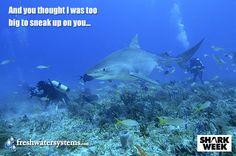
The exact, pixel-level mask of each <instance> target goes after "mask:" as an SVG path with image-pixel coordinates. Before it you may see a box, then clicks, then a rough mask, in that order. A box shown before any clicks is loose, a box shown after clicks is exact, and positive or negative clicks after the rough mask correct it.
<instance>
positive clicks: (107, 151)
mask: <svg viewBox="0 0 236 156" xmlns="http://www.w3.org/2000/svg"><path fill="white" fill-rule="evenodd" d="M71 97H72V101H71V102H70V103H69V104H68V105H67V106H66V107H64V108H60V109H59V110H58V111H55V109H53V110H41V111H39V112H34V113H33V112H32V114H27V115H22V116H19V117H15V118H9V119H5V120H1V122H0V123H1V124H0V145H1V146H2V145H3V144H4V143H5V141H6V140H7V139H8V138H9V137H10V136H14V137H15V138H21V139H24V140H27V139H32V140H79V141H80V142H81V143H88V144H87V145H86V146H59V147H55V146H42V147H34V148H30V147H27V146H22V147H17V151H16V153H14V154H18V155H22V156H27V155H28V156H29V155H36V156H37V155H45V156H46V155H50V156H54V155H55V156H56V155H70V156H73V155H81V156H99V155H105V156H120V155H130V156H131V155H132V156H146V155H154V156H155V155H181V156H185V155H186V156H189V155H196V156H201V155H203V154H200V153H198V152H197V151H196V135H198V134H231V135H233V137H236V131H235V129H236V128H235V126H236V86H233V85H227V83H226V82H225V83H223V85H219V84H218V82H217V81H212V82H209V83H208V84H206V85H194V86H191V85H189V84H187V83H186V82H175V83H166V84H160V86H153V85H151V84H149V83H139V82H134V83H127V84H122V83H120V84H117V85H113V86H112V85H111V86H110V85H108V86H105V85H104V86H102V87H101V88H98V89H97V90H92V89H91V90H88V89H85V90H83V91H79V92H75V93H73V95H71ZM120 125H125V126H120ZM129 139H130V140H132V142H129ZM235 150H236V142H235V139H234V142H233V151H232V153H231V154H236V151H235ZM9 153H11V151H9V150H7V149H4V150H0V155H11V154H9ZM209 156H214V154H210V155H209Z"/></svg>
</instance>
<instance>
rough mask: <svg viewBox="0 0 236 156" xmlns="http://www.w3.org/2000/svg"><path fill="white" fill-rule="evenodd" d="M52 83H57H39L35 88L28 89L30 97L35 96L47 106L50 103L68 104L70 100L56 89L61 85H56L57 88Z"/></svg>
mask: <svg viewBox="0 0 236 156" xmlns="http://www.w3.org/2000/svg"><path fill="white" fill-rule="evenodd" d="M52 82H53V83H52ZM54 82H57V81H49V82H48V81H39V82H38V83H37V85H36V87H31V88H30V89H29V94H30V97H33V96H35V97H38V98H40V99H44V100H42V101H45V102H46V104H47V105H49V104H50V103H51V102H63V103H66V104H68V102H69V101H70V99H69V98H68V96H67V94H66V93H65V92H62V91H60V90H59V88H58V87H60V85H61V84H60V83H58V86H55V85H54Z"/></svg>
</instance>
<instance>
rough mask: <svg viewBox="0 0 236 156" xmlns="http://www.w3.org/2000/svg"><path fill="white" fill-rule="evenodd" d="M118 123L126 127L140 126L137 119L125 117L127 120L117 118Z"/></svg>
mask: <svg viewBox="0 0 236 156" xmlns="http://www.w3.org/2000/svg"><path fill="white" fill-rule="evenodd" d="M116 120H117V122H116V125H123V126H126V127H136V126H139V123H138V122H137V121H136V120H132V119H125V120H119V119H116Z"/></svg>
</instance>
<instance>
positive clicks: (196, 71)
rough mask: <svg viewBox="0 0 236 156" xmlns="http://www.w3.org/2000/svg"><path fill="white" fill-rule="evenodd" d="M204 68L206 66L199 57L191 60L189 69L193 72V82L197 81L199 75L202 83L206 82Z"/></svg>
mask: <svg viewBox="0 0 236 156" xmlns="http://www.w3.org/2000/svg"><path fill="white" fill-rule="evenodd" d="M204 68H205V67H204V65H203V64H202V62H201V61H200V59H199V58H193V59H191V60H190V65H189V68H188V71H190V72H191V73H192V74H193V82H196V79H197V77H198V78H199V79H200V81H201V83H202V84H204V82H203V80H202V74H203V70H204Z"/></svg>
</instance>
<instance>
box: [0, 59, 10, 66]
mask: <svg viewBox="0 0 236 156" xmlns="http://www.w3.org/2000/svg"><path fill="white" fill-rule="evenodd" d="M11 62H12V60H3V61H2V62H1V65H6V64H9V63H11Z"/></svg>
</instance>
